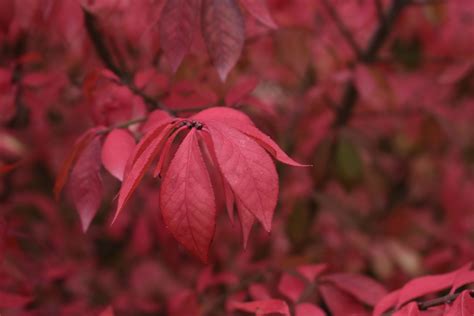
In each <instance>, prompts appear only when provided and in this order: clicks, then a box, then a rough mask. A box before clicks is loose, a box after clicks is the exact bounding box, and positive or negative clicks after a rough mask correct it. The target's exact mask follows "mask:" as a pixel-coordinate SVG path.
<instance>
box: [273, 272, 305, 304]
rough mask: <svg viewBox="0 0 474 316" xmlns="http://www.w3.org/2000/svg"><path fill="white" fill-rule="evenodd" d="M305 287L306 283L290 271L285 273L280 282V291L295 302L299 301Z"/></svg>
mask: <svg viewBox="0 0 474 316" xmlns="http://www.w3.org/2000/svg"><path fill="white" fill-rule="evenodd" d="M305 288H306V284H305V282H303V280H301V279H300V278H298V277H296V276H293V275H291V274H288V273H284V274H283V275H282V276H281V279H280V282H279V283H278V291H279V292H280V293H281V294H283V295H285V296H286V297H288V298H289V299H290V300H291V301H293V303H296V302H297V301H298V299H299V298H300V297H301V294H302V293H303V291H304V289H305Z"/></svg>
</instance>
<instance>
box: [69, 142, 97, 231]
mask: <svg viewBox="0 0 474 316" xmlns="http://www.w3.org/2000/svg"><path fill="white" fill-rule="evenodd" d="M100 152H101V144H100V137H95V138H94V139H93V140H92V141H91V142H90V143H89V145H88V146H87V147H86V148H84V150H83V151H82V153H81V155H80V156H79V158H78V159H77V162H76V164H75V165H74V167H73V168H72V171H71V175H70V177H69V183H68V186H69V190H70V192H71V198H72V201H73V203H74V206H75V207H76V209H77V211H78V212H79V216H80V218H81V223H82V229H83V231H84V232H85V231H87V228H88V227H89V225H90V223H91V221H92V219H93V218H94V216H95V214H96V213H97V210H98V209H99V207H100V203H101V201H102V178H101V176H100V166H101V161H100Z"/></svg>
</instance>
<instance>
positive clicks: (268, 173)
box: [208, 121, 278, 231]
mask: <svg viewBox="0 0 474 316" xmlns="http://www.w3.org/2000/svg"><path fill="white" fill-rule="evenodd" d="M208 129H209V132H210V134H211V137H212V140H213V143H214V148H215V152H216V157H217V160H218V162H219V167H220V169H221V172H222V174H223V175H224V177H225V179H226V180H227V182H228V183H229V185H230V187H231V188H232V191H233V192H234V194H235V197H236V200H238V205H239V204H241V205H242V206H244V207H245V208H246V209H248V210H249V211H250V212H251V213H252V214H253V215H254V216H255V217H256V218H257V219H258V220H259V221H260V222H261V223H262V225H263V227H264V228H265V230H267V231H270V230H271V225H272V218H273V212H274V210H275V206H276V200H277V195H278V175H277V173H276V170H275V166H274V164H273V161H272V160H271V158H270V157H269V156H268V154H267V153H266V152H265V150H263V149H262V148H261V147H260V146H259V145H258V144H257V143H256V142H255V141H254V140H252V139H251V138H249V137H247V136H246V135H244V134H242V133H240V132H239V131H237V130H235V129H234V128H232V127H228V126H226V125H224V124H222V123H218V122H215V121H214V122H212V124H211V123H210V124H208ZM239 214H240V213H239Z"/></svg>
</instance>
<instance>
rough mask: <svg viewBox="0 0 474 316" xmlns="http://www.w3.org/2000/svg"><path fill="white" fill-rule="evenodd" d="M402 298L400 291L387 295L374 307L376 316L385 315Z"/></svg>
mask: <svg viewBox="0 0 474 316" xmlns="http://www.w3.org/2000/svg"><path fill="white" fill-rule="evenodd" d="M399 296H400V290H397V291H394V292H391V293H389V294H387V295H385V296H384V297H383V298H382V299H381V300H380V301H379V302H378V303H377V305H375V307H374V316H381V315H383V313H385V312H386V311H388V310H389V309H390V308H392V307H393V306H394V305H395V304H396V303H397V300H398V297H399Z"/></svg>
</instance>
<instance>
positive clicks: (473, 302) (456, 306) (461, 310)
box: [444, 290, 474, 316]
mask: <svg viewBox="0 0 474 316" xmlns="http://www.w3.org/2000/svg"><path fill="white" fill-rule="evenodd" d="M470 293H471V291H470V290H465V291H463V292H462V293H461V294H460V295H459V296H458V297H457V298H456V300H455V301H454V303H453V305H452V306H451V307H450V308H449V310H448V311H447V312H446V314H444V315H445V316H472V315H474V298H472V296H471V294H470Z"/></svg>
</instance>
